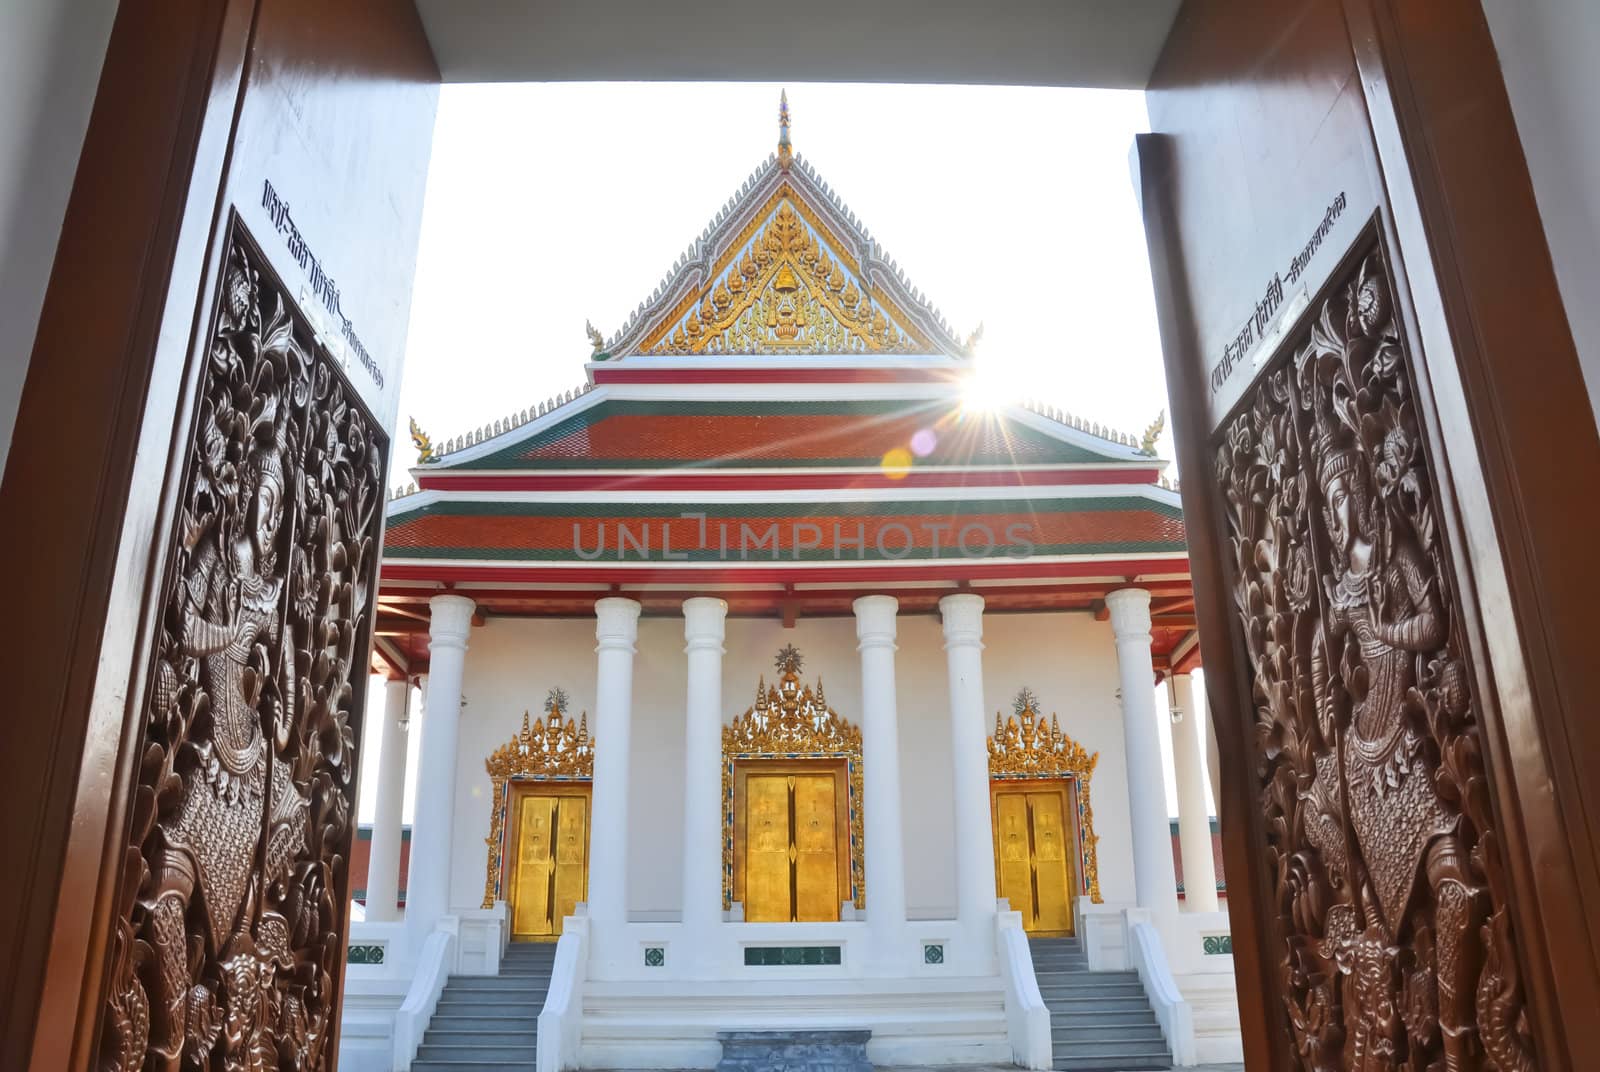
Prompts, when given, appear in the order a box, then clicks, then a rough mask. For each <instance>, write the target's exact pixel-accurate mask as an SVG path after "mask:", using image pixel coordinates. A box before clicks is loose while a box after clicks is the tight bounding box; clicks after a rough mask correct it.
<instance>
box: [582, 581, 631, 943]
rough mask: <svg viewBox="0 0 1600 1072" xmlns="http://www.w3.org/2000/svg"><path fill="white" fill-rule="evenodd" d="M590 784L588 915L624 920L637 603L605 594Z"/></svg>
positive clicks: (598, 612)
mask: <svg viewBox="0 0 1600 1072" xmlns="http://www.w3.org/2000/svg"><path fill="white" fill-rule="evenodd" d="M594 614H595V625H594V636H595V641H596V644H595V652H596V657H595V658H596V663H597V673H596V678H595V701H594V706H595V712H594V723H595V726H594V735H595V749H594V789H593V798H592V803H591V804H590V809H591V825H590V827H589V917H590V918H591V919H593V920H595V921H596V923H604V924H622V923H626V922H627V920H628V750H629V745H628V738H629V735H630V730H631V729H632V726H633V653H634V650H635V649H634V641H636V640H637V639H638V637H639V604H638V603H637V602H635V601H634V600H631V599H622V598H620V597H617V596H609V597H607V598H605V599H601V600H598V601H596V603H595V605H594Z"/></svg>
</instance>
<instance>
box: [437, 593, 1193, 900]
mask: <svg viewBox="0 0 1600 1072" xmlns="http://www.w3.org/2000/svg"><path fill="white" fill-rule="evenodd" d="M984 628H985V644H986V645H987V648H986V650H985V652H984V677H985V688H984V692H985V706H986V708H987V710H988V711H989V712H990V716H989V717H990V718H991V719H992V717H993V712H994V711H997V710H1001V711H1004V712H1005V713H1006V714H1008V715H1009V713H1010V710H1011V697H1012V695H1013V694H1015V692H1016V690H1017V689H1018V688H1020V687H1021V686H1023V685H1030V686H1032V688H1033V689H1034V690H1035V691H1036V692H1037V693H1038V694H1039V696H1040V697H1041V698H1042V699H1043V701H1044V703H1045V710H1046V713H1049V712H1051V711H1054V712H1056V713H1058V714H1059V715H1060V716H1061V722H1062V726H1063V728H1064V729H1066V730H1067V731H1068V732H1069V733H1071V734H1072V735H1073V736H1074V737H1075V738H1076V739H1077V740H1078V741H1079V742H1080V743H1082V744H1083V745H1084V747H1086V748H1088V749H1089V750H1090V751H1097V752H1099V753H1100V763H1099V766H1098V768H1097V769H1096V771H1095V775H1094V779H1093V783H1092V785H1093V803H1094V818H1095V830H1096V832H1097V833H1098V834H1099V835H1100V884H1101V892H1102V894H1103V896H1104V898H1105V900H1106V902H1107V903H1115V902H1119V901H1120V902H1131V901H1132V899H1133V864H1132V855H1131V852H1130V851H1129V831H1128V797H1127V778H1126V773H1125V770H1126V768H1125V764H1124V762H1123V748H1122V726H1121V721H1120V719H1121V713H1120V709H1119V707H1118V705H1117V702H1116V699H1115V693H1116V688H1117V670H1116V655H1115V649H1114V647H1113V645H1112V639H1111V629H1110V626H1109V624H1107V623H1104V622H1096V621H1094V620H1093V618H1092V617H1091V616H1089V615H1087V614H1028V615H989V616H987V617H986V620H985V623H984ZM899 633H900V636H899V652H898V654H897V657H896V659H897V661H896V677H897V682H896V686H897V693H898V701H899V707H900V726H899V728H900V779H901V791H902V793H903V800H904V803H903V807H902V814H903V816H904V823H905V829H904V839H905V862H906V902H907V912H908V914H909V915H910V916H911V918H913V919H918V918H921V919H930V918H949V917H951V916H953V915H954V911H955V846H954V843H953V841H952V838H951V831H952V830H953V828H954V821H955V820H954V813H953V811H952V806H951V799H950V793H949V790H948V785H949V779H950V772H951V757H950V724H949V717H950V716H949V701H948V688H947V683H946V671H945V657H944V650H943V635H942V633H941V630H940V624H939V619H938V618H937V617H936V616H932V615H925V616H909V615H903V616H902V617H901V618H900V621H899ZM789 643H792V644H794V645H795V646H797V647H798V648H800V650H801V651H802V652H803V653H804V655H805V660H806V661H805V670H804V673H803V675H802V676H803V677H804V679H805V680H806V681H807V682H808V683H812V684H815V682H816V679H817V677H818V676H819V675H820V676H821V677H822V680H823V684H824V688H825V692H826V696H827V699H828V702H829V704H830V705H831V706H832V707H833V708H834V709H835V710H837V711H838V712H839V713H840V715H842V716H844V717H845V718H847V719H849V720H850V721H852V722H859V719H860V707H861V675H860V661H859V656H858V655H857V654H856V650H855V649H856V638H855V621H854V619H853V618H848V617H846V618H816V619H802V620H800V621H799V622H798V623H797V624H796V626H795V628H793V629H784V628H783V627H782V625H781V623H779V622H777V621H765V620H751V619H730V620H729V622H728V631H727V640H726V642H725V647H726V649H727V655H726V656H725V658H724V662H723V685H722V688H723V720H724V722H730V721H732V719H733V716H734V715H735V714H737V713H739V712H742V711H744V710H745V709H746V708H748V707H749V706H750V705H751V703H752V702H753V700H754V696H755V687H756V680H757V677H758V675H763V674H764V675H766V679H767V681H768V682H769V683H770V682H771V681H773V679H774V672H773V662H772V660H773V654H774V653H775V652H776V651H777V650H778V649H779V648H780V647H782V646H783V645H785V644H789ZM638 648H639V651H638V654H637V655H636V656H635V659H636V663H635V667H634V716H633V730H632V732H633V749H632V758H631V763H630V771H631V776H632V789H631V793H630V797H629V813H630V815H631V816H632V822H631V824H630V825H631V829H630V830H629V831H628V837H629V853H630V855H629V866H630V869H629V880H628V886H629V891H628V906H629V913H630V916H631V917H632V918H633V919H635V920H639V921H668V920H675V919H677V918H678V917H679V913H680V912H681V910H682V893H681V890H682V880H683V871H682V853H683V789H682V781H683V760H684V756H683V703H684V695H685V690H686V687H687V681H686V675H685V672H684V655H683V622H682V620H681V619H679V618H676V617H665V618H644V619H642V620H641V621H640V623H639V644H638ZM552 685H560V686H561V687H562V688H564V689H566V690H567V692H568V693H569V694H570V696H571V703H572V712H571V713H572V714H573V715H574V716H576V715H577V714H578V713H579V712H580V711H583V710H588V711H590V712H591V713H592V712H593V709H594V693H595V657H594V623H593V621H592V620H590V619H572V620H533V619H496V618H491V619H489V621H488V623H487V624H485V625H484V626H482V627H479V628H476V629H474V630H473V631H472V637H471V639H470V641H469V646H468V650H467V660H466V678H465V684H464V686H463V693H464V695H465V696H466V699H467V707H466V709H465V710H464V711H463V712H462V714H461V743H460V750H459V753H458V768H457V775H456V778H457V783H456V784H457V802H456V809H455V819H454V828H455V840H454V846H453V852H452V859H451V874H452V878H451V903H452V906H453V907H456V908H471V907H476V906H477V905H478V904H479V903H480V901H481V899H482V896H483V880H484V868H485V864H486V862H487V848H486V846H485V845H484V837H485V835H486V834H487V833H488V829H489V808H490V785H489V778H488V775H487V774H485V772H484V767H483V761H484V757H485V756H487V755H488V754H489V752H490V751H492V750H493V749H494V748H496V747H498V746H499V745H500V744H502V743H504V742H505V741H506V740H507V739H509V738H510V736H511V735H512V733H514V732H515V731H516V730H517V728H518V727H519V726H520V725H521V720H522V712H523V711H524V710H525V709H526V710H531V711H533V712H534V713H535V714H538V713H539V712H540V706H541V705H542V704H543V702H544V696H545V693H546V691H547V690H548V689H549V688H550V687H551V686H552ZM590 728H591V729H593V728H594V727H593V720H592V719H591V722H590ZM597 747H600V748H604V747H606V742H605V741H604V740H603V739H602V740H598V741H597ZM865 762H866V763H867V764H868V766H869V769H870V764H871V762H872V758H871V757H870V756H868V757H865ZM1152 791H1154V792H1158V793H1159V792H1161V791H1162V790H1161V787H1159V786H1157V787H1155V788H1154V789H1153V790H1152ZM417 806H418V807H419V808H421V807H427V806H428V796H427V790H426V787H418V796H417ZM869 893H870V891H869Z"/></svg>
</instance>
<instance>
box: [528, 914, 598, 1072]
mask: <svg viewBox="0 0 1600 1072" xmlns="http://www.w3.org/2000/svg"><path fill="white" fill-rule="evenodd" d="M588 964H589V918H588V917H587V916H581V915H573V916H568V917H567V918H566V920H565V921H564V922H563V923H562V925H561V938H560V940H559V941H557V942H556V959H555V964H554V965H552V966H551V969H550V990H549V992H548V994H546V996H545V999H544V1008H543V1009H542V1010H540V1012H539V1040H538V1047H539V1048H538V1070H539V1072H562V1070H563V1069H569V1068H577V1067H578V1049H579V1047H580V1046H581V1045H582V1044H583V982H584V978H585V976H586V975H587V969H588Z"/></svg>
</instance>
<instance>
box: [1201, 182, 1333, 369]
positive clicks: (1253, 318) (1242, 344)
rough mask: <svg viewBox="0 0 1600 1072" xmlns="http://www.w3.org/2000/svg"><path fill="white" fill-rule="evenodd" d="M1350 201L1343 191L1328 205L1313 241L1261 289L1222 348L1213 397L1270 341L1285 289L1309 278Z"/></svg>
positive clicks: (1312, 235) (1306, 244)
mask: <svg viewBox="0 0 1600 1072" xmlns="http://www.w3.org/2000/svg"><path fill="white" fill-rule="evenodd" d="M1346 204H1347V199H1346V198H1345V194H1344V191H1343V190H1341V191H1339V195H1338V196H1337V197H1335V198H1334V199H1333V200H1332V201H1331V202H1329V204H1328V207H1327V209H1326V210H1325V211H1324V212H1323V214H1322V221H1321V222H1320V223H1318V224H1317V228H1316V230H1314V231H1312V232H1311V237H1310V238H1308V239H1306V242H1305V245H1303V246H1301V247H1300V250H1299V252H1297V253H1296V254H1295V255H1294V257H1293V258H1291V259H1290V261H1289V265H1288V267H1287V268H1285V269H1284V270H1283V271H1282V272H1275V273H1273V276H1272V279H1271V280H1270V281H1269V282H1268V283H1267V285H1266V286H1265V287H1263V288H1262V292H1261V297H1260V298H1259V299H1258V300H1257V301H1256V303H1255V308H1254V309H1252V310H1251V311H1250V315H1249V316H1248V317H1246V318H1245V321H1244V323H1243V324H1242V325H1240V327H1239V330H1238V331H1236V332H1235V333H1234V334H1233V337H1232V338H1230V339H1229V340H1228V341H1227V343H1225V344H1224V345H1223V347H1222V356H1221V357H1220V358H1218V359H1217V362H1216V364H1214V365H1212V366H1211V393H1212V394H1213V395H1215V394H1216V393H1217V392H1218V391H1220V390H1221V389H1222V386H1223V384H1225V383H1227V382H1228V380H1229V378H1231V377H1232V376H1233V372H1234V370H1235V369H1237V368H1238V367H1240V365H1242V364H1244V360H1245V357H1246V356H1247V355H1249V354H1250V352H1251V351H1252V350H1254V349H1255V347H1256V345H1257V344H1258V343H1260V342H1263V341H1265V340H1266V338H1267V329H1268V328H1269V327H1270V326H1271V325H1272V323H1273V321H1274V320H1275V319H1276V318H1277V315H1278V311H1279V310H1280V309H1281V308H1282V307H1283V288H1284V286H1285V284H1287V285H1288V286H1291V287H1292V286H1294V285H1295V284H1296V283H1298V282H1300V279H1301V277H1303V276H1304V275H1305V274H1306V268H1307V267H1308V266H1309V265H1310V264H1311V261H1312V260H1313V258H1315V257H1316V255H1317V251H1318V250H1320V249H1321V248H1322V243H1323V241H1324V240H1325V239H1326V238H1327V237H1328V234H1329V232H1331V231H1332V230H1333V225H1334V224H1335V223H1337V222H1338V220H1339V217H1340V216H1342V215H1344V210H1345V206H1346Z"/></svg>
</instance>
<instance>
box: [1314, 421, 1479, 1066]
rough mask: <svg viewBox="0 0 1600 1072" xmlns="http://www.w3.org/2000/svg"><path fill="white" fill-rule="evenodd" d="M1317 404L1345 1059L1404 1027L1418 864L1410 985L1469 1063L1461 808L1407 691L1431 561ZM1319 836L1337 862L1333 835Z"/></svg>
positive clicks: (1431, 649)
mask: <svg viewBox="0 0 1600 1072" xmlns="http://www.w3.org/2000/svg"><path fill="white" fill-rule="evenodd" d="M1318 408H1319V409H1321V408H1322V407H1320V406H1319V407H1318ZM1318 417H1319V420H1318V424H1319V426H1320V427H1319V436H1318V441H1317V450H1316V459H1315V460H1316V467H1317V469H1316V473H1317V482H1318V484H1319V486H1320V488H1321V490H1322V522H1323V528H1324V531H1325V533H1326V535H1327V538H1328V541H1329V544H1330V551H1331V553H1332V554H1333V556H1334V562H1333V563H1332V564H1333V566H1334V574H1333V576H1332V577H1326V578H1325V579H1324V585H1325V588H1326V596H1327V602H1326V604H1325V606H1326V608H1327V618H1326V621H1325V623H1324V624H1325V630H1326V632H1325V635H1326V641H1325V642H1322V641H1321V639H1320V638H1319V642H1318V643H1316V644H1315V645H1314V646H1313V650H1312V671H1313V675H1314V678H1315V684H1316V697H1317V716H1318V722H1319V728H1320V729H1321V731H1322V735H1323V739H1324V741H1325V742H1327V744H1328V745H1330V746H1332V745H1334V744H1335V742H1337V746H1338V753H1339V754H1338V769H1337V770H1335V768H1334V764H1333V762H1332V760H1333V755H1332V754H1331V752H1330V753H1324V754H1323V755H1322V756H1320V757H1319V758H1318V763H1317V778H1316V780H1317V783H1318V784H1317V786H1316V790H1315V795H1316V797H1317V798H1318V800H1319V801H1320V802H1322V803H1324V804H1326V803H1329V802H1332V801H1336V800H1339V799H1341V798H1342V799H1343V800H1344V803H1345V812H1346V814H1347V815H1348V818H1349V822H1350V826H1351V828H1352V829H1353V830H1354V832H1355V836H1356V842H1357V845H1358V847H1359V848H1360V851H1361V857H1362V861H1363V863H1364V865H1365V868H1364V871H1365V873H1364V876H1361V878H1363V879H1364V881H1363V883H1362V885H1363V894H1364V896H1363V901H1364V902H1365V904H1364V906H1363V913H1362V914H1363V916H1364V922H1365V929H1364V930H1363V931H1362V933H1361V934H1360V935H1359V937H1356V938H1355V940H1354V945H1353V947H1351V948H1348V949H1347V950H1346V952H1345V955H1344V956H1343V957H1342V958H1341V963H1342V965H1343V966H1345V970H1347V971H1350V972H1351V973H1352V974H1353V975H1354V976H1355V978H1356V987H1355V994H1356V998H1357V1004H1358V1006H1359V1007H1360V1008H1359V1013H1360V1017H1361V1020H1360V1022H1359V1023H1358V1024H1357V1026H1356V1031H1355V1037H1354V1038H1353V1040H1352V1042H1353V1045H1354V1048H1355V1057H1356V1062H1355V1067H1356V1068H1358V1069H1380V1068H1383V1069H1387V1068H1392V1067H1397V1066H1396V1064H1395V1044H1396V1041H1397V1039H1398V1037H1399V1035H1400V1033H1401V1027H1400V1022H1399V1019H1398V1016H1397V1013H1396V1010H1395V1009H1394V1007H1393V1003H1392V1001H1391V1000H1390V995H1391V993H1392V987H1391V986H1390V981H1389V980H1390V977H1391V975H1392V974H1393V973H1394V972H1395V971H1396V968H1397V966H1396V964H1395V963H1394V952H1395V947H1396V943H1397V940H1398V938H1399V935H1400V932H1401V930H1402V929H1403V928H1404V926H1405V920H1406V915H1407V912H1408V909H1409V907H1410V905H1411V902H1412V898H1413V892H1414V886H1415V883H1416V879H1417V875H1418V874H1419V872H1422V873H1425V874H1426V877H1427V881H1428V883H1429V886H1430V887H1431V889H1432V892H1433V897H1434V901H1435V917H1434V926H1435V928H1436V931H1437V948H1436V950H1435V951H1434V957H1435V958H1436V963H1435V964H1434V965H1432V966H1427V965H1418V966H1417V967H1419V968H1421V969H1422V970H1421V972H1420V974H1419V975H1418V978H1417V979H1415V980H1414V981H1413V982H1412V983H1411V984H1410V985H1411V986H1412V987H1413V988H1415V987H1419V986H1420V987H1428V988H1432V987H1434V986H1436V987H1437V1000H1436V1005H1437V1021H1438V1025H1439V1027H1440V1029H1441V1030H1442V1032H1443V1036H1444V1038H1443V1044H1444V1052H1445V1067H1446V1068H1447V1069H1450V1070H1456V1069H1464V1068H1468V1067H1471V1057H1470V1054H1471V1044H1472V1043H1471V1039H1470V1037H1469V1036H1470V1035H1471V1033H1472V1023H1473V1016H1472V1001H1473V981H1474V978H1475V974H1474V973H1475V971H1476V958H1475V957H1472V956H1469V955H1467V954H1468V948H1467V946H1468V944H1469V943H1471V942H1473V941H1474V940H1475V939H1474V936H1475V934H1476V929H1477V925H1478V922H1479V921H1478V920H1477V919H1476V918H1475V916H1476V915H1477V900H1478V895H1479V891H1478V890H1477V889H1476V888H1475V886H1474V885H1473V883H1472V881H1471V878H1470V876H1469V875H1468V873H1467V870H1466V860H1465V859H1464V854H1463V850H1462V846H1461V844H1460V842H1459V840H1458V838H1457V837H1456V833H1457V824H1458V822H1459V820H1458V818H1457V817H1456V816H1455V815H1454V814H1453V813H1452V812H1451V811H1450V810H1449V809H1448V808H1446V806H1445V805H1444V803H1443V802H1442V800H1441V799H1440V796H1439V792H1438V788H1437V784H1436V780H1435V770H1434V764H1433V761H1432V760H1431V759H1430V758H1429V754H1428V752H1427V751H1426V747H1425V746H1426V742H1427V735H1426V729H1425V728H1424V727H1423V726H1422V725H1421V724H1420V723H1419V719H1418V712H1417V711H1416V710H1415V707H1414V702H1413V697H1414V696H1415V694H1416V686H1417V684H1418V670H1419V662H1421V661H1423V660H1424V659H1425V658H1426V657H1428V656H1433V655H1436V654H1437V653H1439V652H1440V650H1441V649H1442V648H1443V647H1444V646H1445V644H1446V640H1447V621H1446V617H1445V612H1444V609H1443V606H1442V604H1441V600H1440V598H1439V593H1438V591H1437V589H1436V587H1435V580H1434V571H1433V568H1432V564H1431V563H1430V562H1429V561H1428V560H1427V559H1426V558H1425V556H1424V554H1423V552H1422V550H1421V548H1420V547H1419V546H1418V545H1417V542H1416V540H1415V538H1414V537H1413V535H1412V533H1411V532H1410V530H1409V527H1408V526H1407V525H1406V523H1405V522H1404V520H1402V519H1399V518H1393V517H1391V516H1390V515H1388V514H1386V513H1384V511H1383V504H1382V503H1381V502H1380V500H1379V497H1378V496H1376V495H1375V494H1374V492H1373V488H1372V485H1371V481H1372V477H1371V474H1370V473H1369V469H1368V465H1367V461H1366V457H1365V455H1364V454H1363V453H1362V452H1361V451H1359V450H1357V449H1355V448H1354V447H1353V446H1350V445H1347V444H1345V443H1344V442H1342V441H1341V435H1342V434H1343V433H1342V429H1340V428H1339V427H1338V426H1337V424H1336V422H1335V420H1334V419H1333V418H1332V417H1331V415H1329V414H1327V413H1326V412H1321V413H1319V414H1318ZM1330 663H1332V664H1334V665H1333V666H1330ZM1335 666H1337V667H1339V668H1340V669H1341V671H1342V679H1343V685H1344V688H1345V690H1347V692H1348V695H1349V701H1350V707H1349V717H1348V720H1344V719H1341V718H1340V717H1339V707H1340V706H1341V700H1340V695H1339V693H1338V692H1337V691H1336V690H1335V689H1334V688H1333V687H1331V684H1330V676H1331V671H1332V670H1333V669H1334V667H1335ZM1341 723H1343V724H1342V725H1341ZM1341 773H1342V775H1343V783H1344V792H1343V793H1341V792H1340V789H1339V785H1338V782H1339V775H1340V774H1341ZM1308 836H1310V837H1312V839H1313V840H1314V841H1328V842H1332V841H1334V840H1335V838H1336V835H1333V834H1332V831H1331V829H1330V830H1328V831H1325V833H1324V836H1323V837H1320V838H1319V837H1318V836H1317V835H1316V833H1315V832H1313V831H1311V830H1308ZM1319 847H1324V848H1325V851H1327V852H1328V853H1329V855H1330V856H1331V857H1332V858H1333V859H1335V860H1336V861H1338V862H1339V863H1341V864H1342V863H1343V861H1342V857H1343V851H1342V848H1340V847H1336V846H1335V845H1333V844H1328V845H1326V846H1319ZM1380 998H1381V1000H1380ZM1420 1000H1421V1003H1422V1005H1423V1006H1425V1007H1426V1008H1428V1009H1429V1010H1431V1009H1432V1008H1433V1007H1434V1006H1435V1000H1434V999H1433V997H1432V995H1428V996H1427V997H1426V998H1424V999H1420ZM1418 1019H1419V1022H1418V1024H1417V1025H1416V1028H1415V1030H1424V1031H1427V1032H1428V1033H1430V1034H1431V1030H1432V1028H1431V1025H1427V1024H1424V1023H1422V1022H1421V1021H1426V1020H1431V1019H1432V1017H1431V1016H1423V1017H1420V1018H1418Z"/></svg>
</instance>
